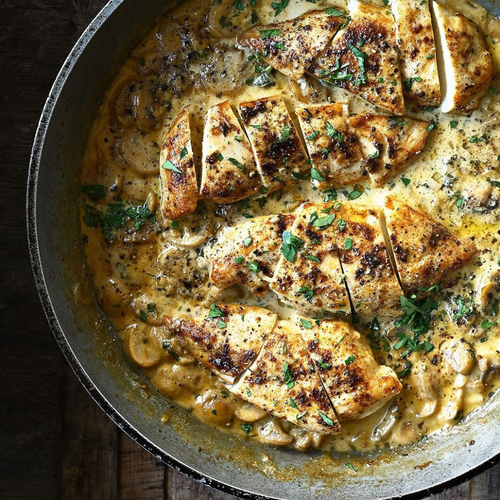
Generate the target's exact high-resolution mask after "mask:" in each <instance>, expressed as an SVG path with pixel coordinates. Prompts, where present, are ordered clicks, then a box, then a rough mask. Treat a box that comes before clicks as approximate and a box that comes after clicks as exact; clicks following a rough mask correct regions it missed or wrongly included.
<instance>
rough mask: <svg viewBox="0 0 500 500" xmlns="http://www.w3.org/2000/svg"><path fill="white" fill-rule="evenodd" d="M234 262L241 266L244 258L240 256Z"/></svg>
mask: <svg viewBox="0 0 500 500" xmlns="http://www.w3.org/2000/svg"><path fill="white" fill-rule="evenodd" d="M234 262H236V264H241V263H242V262H243V257H242V256H241V255H238V257H235V258H234Z"/></svg>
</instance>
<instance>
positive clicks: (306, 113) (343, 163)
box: [295, 103, 367, 189]
mask: <svg viewBox="0 0 500 500" xmlns="http://www.w3.org/2000/svg"><path fill="white" fill-rule="evenodd" d="M295 112H296V115H297V118H298V119H299V123H300V126H301V128H302V134H303V136H304V138H305V141H306V147H307V150H308V152H309V157H310V158H311V161H312V165H313V168H314V169H315V172H314V174H313V183H314V184H315V185H316V186H318V187H319V188H320V189H325V188H327V187H330V186H345V185H347V184H352V183H354V182H357V181H360V180H363V179H364V178H365V177H366V176H367V172H366V169H365V166H364V161H363V160H364V158H363V154H362V150H361V145H360V142H359V139H358V136H357V135H356V134H355V133H353V131H352V130H351V128H350V126H349V114H348V109H347V104H343V103H331V104H326V105H319V106H318V105H316V106H307V107H301V108H297V109H296V110H295Z"/></svg>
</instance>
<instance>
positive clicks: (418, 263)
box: [385, 198, 477, 296]
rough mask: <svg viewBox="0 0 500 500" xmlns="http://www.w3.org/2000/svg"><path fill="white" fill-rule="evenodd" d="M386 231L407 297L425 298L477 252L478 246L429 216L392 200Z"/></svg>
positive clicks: (387, 210) (390, 200)
mask: <svg viewBox="0 0 500 500" xmlns="http://www.w3.org/2000/svg"><path fill="white" fill-rule="evenodd" d="M385 212H386V220H387V231H388V233H389V237H390V240H391V244H392V250H393V253H394V258H395V261H396V266H397V270H398V273H399V277H400V280H401V284H402V285H403V289H404V291H405V293H406V294H407V295H411V294H416V295H417V296H419V295H420V296H422V295H425V294H426V292H427V291H428V290H429V288H430V287H432V286H434V285H438V284H440V283H443V285H446V282H447V281H448V280H449V279H450V275H451V274H452V273H453V271H455V270H457V269H459V268H460V267H463V266H465V265H466V264H467V263H468V262H469V261H470V260H471V259H472V257H473V256H474V254H475V253H476V252H477V249H476V247H475V245H474V244H473V243H472V242H471V241H469V240H466V239H463V238H459V237H458V236H456V235H455V234H453V233H452V232H451V231H450V230H449V229H448V228H447V227H445V226H443V224H440V223H439V222H437V221H436V220H435V219H433V218H431V217H429V216H428V215H426V214H423V213H420V212H417V211H416V210H414V209H413V208H411V207H409V206H408V205H404V204H398V203H397V202H395V201H394V200H392V199H390V198H389V199H388V200H387V203H386V211H385Z"/></svg>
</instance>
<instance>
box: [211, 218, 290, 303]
mask: <svg viewBox="0 0 500 500" xmlns="http://www.w3.org/2000/svg"><path fill="white" fill-rule="evenodd" d="M294 220H295V215H291V214H290V215H270V216H266V217H255V218H254V219H249V220H248V221H246V222H245V223H243V224H241V225H239V226H237V227H235V228H234V229H233V230H231V231H230V232H229V233H227V234H226V235H224V236H223V238H222V239H221V240H220V241H219V242H218V243H217V246H216V247H215V248H214V252H213V255H212V259H211V266H210V281H211V282H212V284H213V285H215V286H216V287H218V288H221V289H224V288H228V287H230V286H232V285H235V284H237V283H239V284H241V285H243V286H245V287H246V288H248V289H249V290H250V291H251V292H252V293H254V294H255V295H257V296H259V297H262V296H264V295H265V293H266V291H267V290H268V288H269V284H268V282H267V281H265V280H264V279H263V277H266V278H271V277H272V276H273V274H274V271H275V268H276V264H277V262H278V259H279V254H280V246H281V243H280V242H281V240H282V235H283V232H284V231H286V230H287V229H289V228H290V226H291V225H292V224H293V221H294Z"/></svg>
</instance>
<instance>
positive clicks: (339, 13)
mask: <svg viewBox="0 0 500 500" xmlns="http://www.w3.org/2000/svg"><path fill="white" fill-rule="evenodd" d="M326 14H328V15H329V16H337V17H345V16H346V13H345V12H342V11H341V10H338V9H334V8H333V7H330V8H329V9H326Z"/></svg>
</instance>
